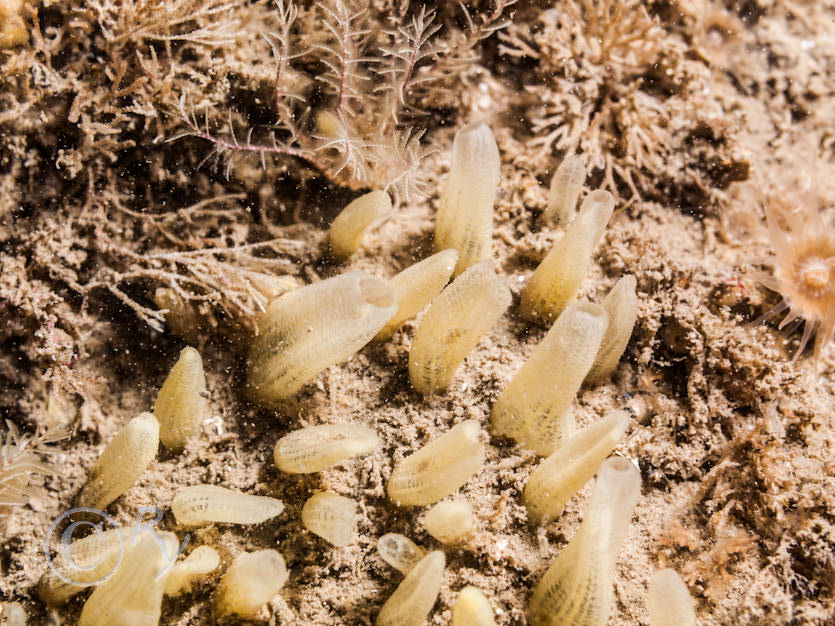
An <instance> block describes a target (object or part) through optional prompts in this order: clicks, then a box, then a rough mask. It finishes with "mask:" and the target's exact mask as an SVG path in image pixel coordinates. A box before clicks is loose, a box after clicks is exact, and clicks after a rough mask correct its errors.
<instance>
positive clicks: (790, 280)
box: [760, 203, 835, 360]
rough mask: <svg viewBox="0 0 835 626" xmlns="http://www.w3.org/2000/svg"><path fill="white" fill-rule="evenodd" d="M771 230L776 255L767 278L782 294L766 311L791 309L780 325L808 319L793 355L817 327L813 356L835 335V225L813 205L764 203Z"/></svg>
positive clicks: (769, 314)
mask: <svg viewBox="0 0 835 626" xmlns="http://www.w3.org/2000/svg"><path fill="white" fill-rule="evenodd" d="M766 219H767V222H768V233H769V237H770V239H771V244H772V246H773V247H774V252H775V255H776V258H775V262H774V275H773V277H768V278H766V279H765V280H764V281H763V283H764V285H765V286H766V287H768V288H769V289H772V290H774V291H777V292H778V293H780V294H781V295H782V296H783V300H782V302H780V304H778V305H777V306H775V307H774V308H772V309H771V310H770V311H768V312H767V313H766V314H765V315H763V316H762V318H761V319H760V321H763V320H766V319H770V318H772V317H774V316H776V315H780V314H781V313H783V312H784V311H786V310H788V313H787V314H786V317H785V318H783V320H782V321H781V322H780V326H779V327H780V328H781V329H782V328H785V327H786V326H788V325H789V324H792V323H796V324H798V325H799V324H800V323H801V322H802V321H803V320H805V321H806V324H805V327H804V329H803V336H802V338H801V340H800V344H799V346H798V348H797V351H796V352H795V355H794V358H797V356H798V355H799V354H800V353H801V352H802V351H803V349H804V348H805V347H806V345H807V344H808V342H809V339H810V338H811V337H812V334H813V333H814V332H815V331H816V330H817V337H816V340H815V358H816V360H817V359H820V356H821V353H822V351H823V349H824V347H825V346H826V345H827V344H828V343H829V342H830V341H831V340H832V337H833V334H835V227H833V225H831V224H827V222H826V220H825V219H824V217H823V215H822V214H821V213H820V212H819V211H817V210H814V209H812V208H810V206H808V205H807V206H800V207H798V208H792V209H786V208H785V206H781V205H780V204H779V203H778V204H771V205H770V206H769V207H768V208H766Z"/></svg>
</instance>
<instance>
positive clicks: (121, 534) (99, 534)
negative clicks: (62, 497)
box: [44, 506, 190, 587]
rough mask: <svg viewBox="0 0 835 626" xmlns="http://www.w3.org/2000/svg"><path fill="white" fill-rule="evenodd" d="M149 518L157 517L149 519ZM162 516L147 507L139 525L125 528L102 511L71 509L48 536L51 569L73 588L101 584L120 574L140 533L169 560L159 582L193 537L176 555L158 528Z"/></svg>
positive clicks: (139, 515) (141, 511)
mask: <svg viewBox="0 0 835 626" xmlns="http://www.w3.org/2000/svg"><path fill="white" fill-rule="evenodd" d="M149 515H153V518H151V519H149V517H148V516H149ZM162 515H163V512H162V509H160V508H157V507H155V506H143V507H140V508H139V511H138V512H137V514H136V522H135V523H134V524H132V525H131V526H129V527H122V526H121V525H119V523H118V522H116V520H114V519H113V518H112V517H111V516H109V515H108V514H107V513H105V512H104V511H101V510H99V509H94V508H90V507H78V508H75V509H70V510H69V511H66V512H64V513H62V514H61V515H60V516H58V518H57V519H56V520H55V521H54V522H53V523H52V526H50V527H49V532H47V534H46V540H45V542H44V554H45V555H46V560H47V563H49V568H50V570H52V573H53V574H55V576H57V577H58V578H59V579H60V580H61V581H63V582H65V583H67V584H69V585H76V586H81V587H91V586H93V585H98V584H101V583H102V582H104V581H105V580H107V579H108V578H109V577H110V576H111V575H112V574H113V572H115V571H116V569H117V568H118V567H119V564H120V563H121V562H122V559H123V558H124V556H125V553H126V552H127V551H128V550H129V549H130V548H132V547H133V546H134V545H136V542H137V541H138V539H139V538H140V533H147V534H148V535H149V536H150V537H151V539H153V541H154V542H155V543H156V545H157V547H158V548H159V550H160V553H161V554H162V555H163V558H165V561H166V563H165V567H164V568H163V569H162V571H161V572H160V573H159V574H158V575H157V578H156V580H159V578H161V577H162V576H164V575H165V574H166V573H167V572H168V571H169V570H170V569H171V567H172V566H173V565H174V562H175V561H176V560H177V558H178V557H179V556H180V555H181V554H182V553H183V551H184V550H185V549H186V546H187V545H188V542H189V538H190V536H189V535H188V534H186V536H185V537H184V538H183V541H182V542H181V543H180V544H179V545H178V546H177V549H176V550H173V554H172V546H171V542H170V541H169V542H166V538H164V537H163V536H161V535H160V534H159V533H158V532H157V531H156V530H155V529H154V526H156V524H158V523H159V522H160V521H162ZM66 520H70V524H68V525H67V527H66V528H65V529H64V530H63V532H59V530H58V529H59V527H60V526H61V525H62V524H63V522H64V521H66ZM82 535H83V536H82ZM172 536H173V535H172ZM79 537H81V538H79Z"/></svg>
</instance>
